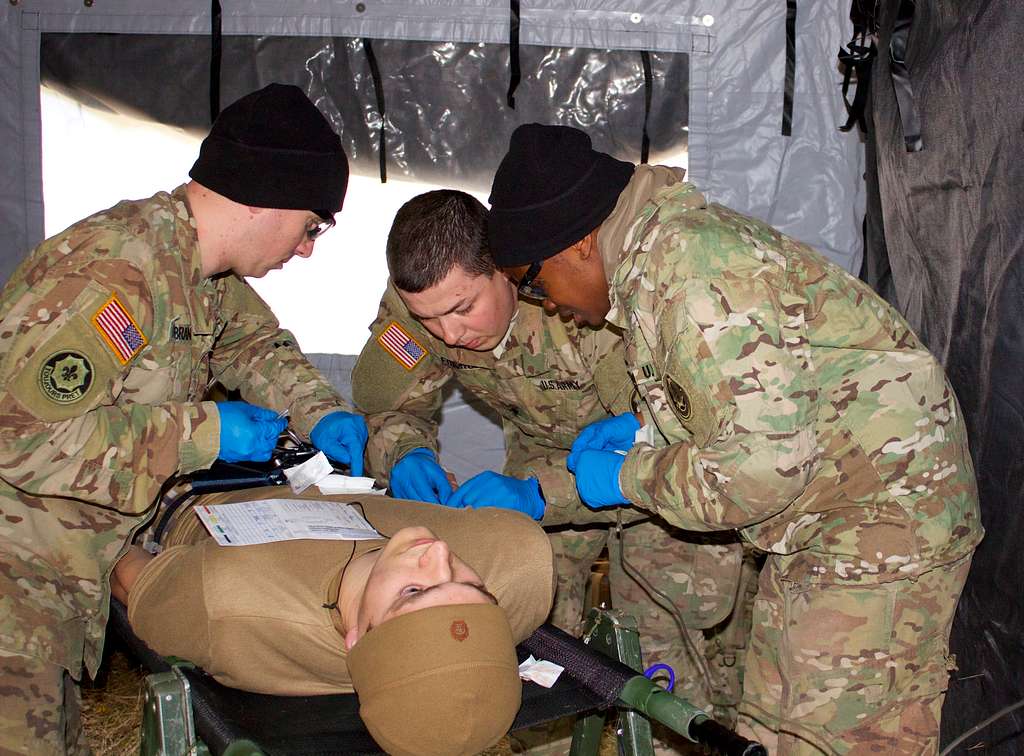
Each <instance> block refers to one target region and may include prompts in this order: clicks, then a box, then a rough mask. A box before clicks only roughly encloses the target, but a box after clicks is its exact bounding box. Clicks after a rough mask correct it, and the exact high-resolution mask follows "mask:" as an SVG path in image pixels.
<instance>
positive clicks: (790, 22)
mask: <svg viewBox="0 0 1024 756" xmlns="http://www.w3.org/2000/svg"><path fill="white" fill-rule="evenodd" d="M795 84H796V0H786V89H785V91H784V92H783V93H782V136H792V134H793V87H794V86H795Z"/></svg>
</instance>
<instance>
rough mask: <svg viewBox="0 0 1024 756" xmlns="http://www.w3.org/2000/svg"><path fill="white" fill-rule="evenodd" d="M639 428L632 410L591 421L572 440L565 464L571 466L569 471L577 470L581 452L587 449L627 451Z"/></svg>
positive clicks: (638, 422)
mask: <svg viewBox="0 0 1024 756" xmlns="http://www.w3.org/2000/svg"><path fill="white" fill-rule="evenodd" d="M638 430H640V421H639V420H637V419H636V415H634V414H633V413H632V412H626V413H625V414H622V415H615V416H614V417H606V418H605V419H604V420H598V421H597V422H594V423H591V424H590V425H588V426H587V427H586V428H584V429H583V430H581V431H580V434H579V435H578V436H576V440H575V441H573V442H572V448H571V449H570V450H569V457H568V459H566V460H565V466H566V467H568V468H569V472H572V473H574V472H576V465H577V463H578V460H579V458H580V452H582V451H585V450H587V449H600V450H602V451H614V450H615V449H619V450H621V451H626V450H627V449H629V448H630V447H631V446H632V445H633V439H634V438H635V437H636V432H637V431H638Z"/></svg>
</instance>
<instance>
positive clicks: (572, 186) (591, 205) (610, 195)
mask: <svg viewBox="0 0 1024 756" xmlns="http://www.w3.org/2000/svg"><path fill="white" fill-rule="evenodd" d="M634 170H635V166H634V165H633V164H632V163H626V162H623V161H621V160H616V159H615V158H613V157H612V156H611V155H606V154H604V153H603V152H597V151H596V150H594V149H593V147H592V146H591V142H590V137H589V136H587V135H586V134H585V133H583V132H582V131H580V130H579V129H574V128H570V127H568V126H544V125H541V124H539V123H530V124H526V125H524V126H519V127H518V128H517V129H516V130H515V131H513V132H512V139H511V140H510V141H509V146H508V153H507V154H506V155H505V157H504V158H503V159H502V161H501V165H499V166H498V171H497V173H495V174H494V182H493V183H492V184H491V196H490V198H489V200H488V201H489V202H490V203H491V211H490V213H488V216H487V238H488V242H489V244H490V248H491V255H492V256H493V257H494V262H495V263H497V265H498V266H499V267H515V266H518V265H526V264H528V263H531V262H534V261H536V260H546V259H547V258H549V257H551V256H553V255H556V254H558V253H559V252H561V251H562V250H564V249H566V248H567V247H571V246H572V245H573V244H575V243H576V242H578V241H579V240H580V239H582V238H583V237H585V236H586V235H587V234H589V233H590V232H591V231H593V230H594V229H595V228H597V227H598V226H600V225H601V223H602V222H604V219H605V218H607V217H608V216H609V215H610V214H611V212H612V210H613V209H614V208H615V203H616V202H617V201H618V199H619V195H620V194H621V193H622V190H623V189H625V188H626V184H628V183H629V179H630V178H631V177H632V176H633V171H634Z"/></svg>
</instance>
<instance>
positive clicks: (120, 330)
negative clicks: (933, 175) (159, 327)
mask: <svg viewBox="0 0 1024 756" xmlns="http://www.w3.org/2000/svg"><path fill="white" fill-rule="evenodd" d="M92 324H93V326H94V327H95V328H96V330H97V331H98V332H99V334H100V337H102V339H103V341H105V342H106V344H107V346H109V347H110V349H111V351H113V353H114V356H115V357H117V359H118V361H119V362H120V363H121V364H122V365H127V364H128V363H129V362H130V361H131V360H132V358H133V357H135V355H137V354H138V353H139V352H141V351H142V348H143V347H144V346H146V344H148V343H149V340H148V339H147V338H146V335H145V334H144V333H143V332H142V328H140V327H139V324H138V323H136V322H135V319H134V318H133V317H132V316H131V313H129V312H128V310H127V308H126V307H125V306H124V305H123V304H121V300H120V299H119V298H118V296H117V294H111V295H110V298H109V299H107V301H106V302H104V303H103V306H102V307H100V309H98V310H97V311H96V314H95V315H93V316H92Z"/></svg>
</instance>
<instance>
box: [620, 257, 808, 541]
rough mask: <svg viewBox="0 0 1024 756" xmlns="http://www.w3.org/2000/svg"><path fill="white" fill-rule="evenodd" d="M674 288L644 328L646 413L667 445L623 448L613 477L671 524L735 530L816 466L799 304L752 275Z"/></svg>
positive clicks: (766, 512) (693, 280) (788, 493)
mask: <svg viewBox="0 0 1024 756" xmlns="http://www.w3.org/2000/svg"><path fill="white" fill-rule="evenodd" d="M677 281H678V279H677ZM677 286H678V289H677V290H676V291H675V292H671V291H670V292H669V293H670V295H669V296H664V297H661V298H660V299H659V300H658V302H659V304H658V305H657V306H656V307H655V308H654V310H655V312H654V313H653V314H654V317H653V319H650V320H648V321H647V322H648V323H649V324H651V323H653V324H656V325H648V328H652V329H656V331H657V332H656V333H655V334H651V335H652V336H653V337H654V340H655V342H656V345H657V347H656V348H657V349H658V351H659V352H660V357H661V359H662V360H663V365H664V373H665V374H664V375H663V378H662V385H663V387H664V392H663V396H662V397H660V400H659V397H657V396H654V399H655V405H656V406H655V407H654V408H653V416H654V419H655V422H656V424H657V425H658V427H659V429H660V431H661V433H662V435H663V436H664V437H665V438H667V440H668V442H669V445H668V446H666V447H663V448H652V447H651V446H649V445H646V444H638V445H636V446H634V448H633V449H632V450H631V451H630V452H629V454H628V455H627V457H626V462H625V464H624V465H623V467H622V470H621V473H620V476H619V481H620V484H621V486H622V490H623V493H624V494H625V495H626V497H627V498H628V499H629V500H630V501H632V502H634V503H636V504H638V505H640V506H642V507H644V508H646V509H649V510H652V511H656V512H659V513H661V514H662V515H663V516H664V517H665V519H666V520H668V521H669V522H671V523H673V524H676V525H679V526H680V527H683V528H686V529H689V530H709V529H710V530H718V529H725V528H739V527H743V526H745V525H749V524H752V523H755V522H758V521H761V520H764V519H765V518H767V517H769V516H771V515H773V514H776V513H778V512H780V511H782V510H783V509H785V508H786V507H787V506H788V505H789V504H790V503H791V502H792V501H793V500H794V499H795V498H796V497H797V496H798V495H799V494H800V493H801V492H802V491H803V490H804V488H805V487H806V485H807V482H808V480H809V479H810V477H811V476H812V474H813V472H814V469H815V467H816V464H817V451H816V437H815V423H816V416H815V415H816V411H817V392H816V390H815V384H814V372H813V367H812V366H811V365H810V363H809V351H808V348H807V337H806V332H805V327H804V319H803V317H804V310H803V306H802V300H799V299H798V298H796V297H791V296H790V295H788V294H787V293H786V292H784V291H779V290H776V289H774V288H772V287H770V286H768V285H767V284H765V283H764V282H763V281H761V280H760V279H759V278H758V277H757V276H756V274H755V273H753V272H747V273H746V274H745V275H744V274H742V273H741V274H740V275H736V276H730V275H729V274H728V273H726V274H725V275H723V276H722V277H720V278H703V277H701V276H692V277H688V278H686V279H684V280H681V281H679V282H678V284H677ZM648 402H649V403H650V402H651V395H649V396H648Z"/></svg>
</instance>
